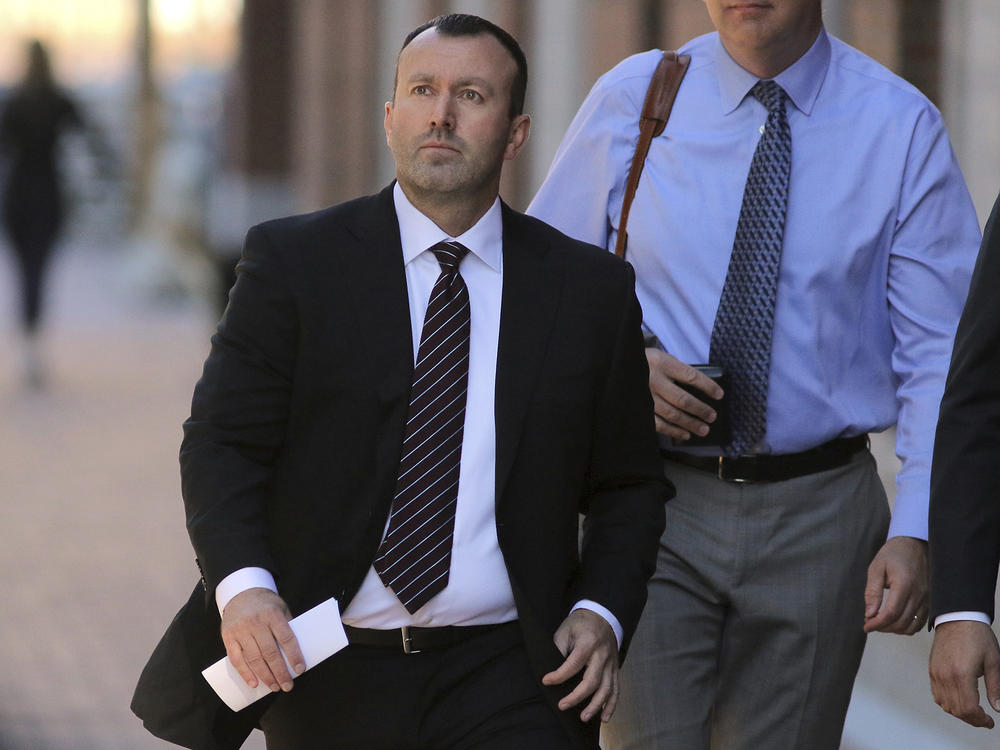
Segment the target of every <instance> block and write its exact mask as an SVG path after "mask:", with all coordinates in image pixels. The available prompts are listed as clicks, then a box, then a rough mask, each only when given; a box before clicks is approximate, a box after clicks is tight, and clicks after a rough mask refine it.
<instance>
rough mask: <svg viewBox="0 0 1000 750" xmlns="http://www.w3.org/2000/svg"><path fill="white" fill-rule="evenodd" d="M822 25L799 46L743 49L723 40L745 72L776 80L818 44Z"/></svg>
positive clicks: (804, 36) (728, 50)
mask: <svg viewBox="0 0 1000 750" xmlns="http://www.w3.org/2000/svg"><path fill="white" fill-rule="evenodd" d="M821 28H822V24H821V23H820V24H817V25H816V27H815V30H814V31H812V33H810V34H807V35H803V36H802V37H801V41H799V43H798V44H794V45H788V44H774V45H772V46H771V47H764V48H760V47H755V48H743V47H740V46H738V45H728V44H726V40H723V42H722V46H723V47H725V48H726V52H728V53H729V56H730V57H732V58H733V60H735V61H736V64H737V65H739V66H740V67H741V68H743V69H744V70H746V71H748V72H750V73H752V74H753V75H754V76H756V77H757V78H774V77H775V76H777V75H778V74H779V73H781V72H782V71H784V70H786V69H788V68H790V67H791V66H792V65H794V64H795V63H796V62H798V61H799V59H800V58H801V57H802V56H803V55H804V54H805V53H806V52H808V51H809V48H810V47H812V46H813V44H814V43H815V42H816V38H817V37H818V36H819V32H820V29H821Z"/></svg>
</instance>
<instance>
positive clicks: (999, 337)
mask: <svg viewBox="0 0 1000 750" xmlns="http://www.w3.org/2000/svg"><path fill="white" fill-rule="evenodd" d="M929 542H930V562H931V622H933V621H934V618H935V617H937V616H938V615H940V614H943V613H946V612H957V611H963V610H973V611H977V612H986V613H987V614H989V615H990V616H991V617H992V616H993V603H994V596H995V591H996V584H997V565H998V563H1000V197H998V198H997V202H996V204H995V205H994V206H993V213H992V214H991V216H990V219H989V221H988V222H987V224H986V232H985V234H984V236H983V244H982V247H981V248H980V251H979V259H978V261H977V262H976V268H975V271H974V272H973V275H972V285H971V287H970V289H969V298H968V300H967V301H966V303H965V309H964V310H963V312H962V319H961V321H960V322H959V324H958V332H957V333H956V335H955V349H954V351H953V353H952V358H951V368H950V369H949V371H948V381H947V384H946V385H945V392H944V398H943V399H942V401H941V414H940V417H939V419H938V427H937V436H936V438H935V441H934V462H933V465H932V467H931V501H930V537H929Z"/></svg>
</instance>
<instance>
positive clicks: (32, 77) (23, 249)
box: [0, 41, 83, 386]
mask: <svg viewBox="0 0 1000 750" xmlns="http://www.w3.org/2000/svg"><path fill="white" fill-rule="evenodd" d="M82 126H83V121H82V119H81V117H80V112H79V108H78V107H77V105H76V103H75V102H74V101H73V100H72V99H71V98H70V97H69V95H67V94H66V93H65V92H64V91H63V90H62V89H61V88H60V87H59V86H58V85H57V84H56V81H55V79H54V77H53V75H52V69H51V65H50V63H49V56H48V53H47V51H46V49H45V47H44V46H43V45H42V43H41V42H39V41H33V42H31V43H30V44H29V45H28V62H27V71H26V73H25V76H24V80H23V81H22V82H21V83H20V85H18V86H17V88H15V89H14V91H13V92H12V94H11V95H10V97H9V98H8V100H7V101H6V102H5V104H4V106H3V110H2V114H0V152H2V154H3V156H4V158H5V160H6V162H7V169H6V179H5V180H4V184H3V197H2V200H3V205H2V219H3V225H4V228H5V229H6V231H7V236H8V237H9V239H10V242H11V246H12V247H13V250H14V254H15V256H16V257H17V265H18V270H19V273H20V280H21V327H22V332H23V339H24V353H23V363H24V374H25V378H26V380H27V382H28V383H29V384H30V385H32V386H39V385H41V384H42V382H43V380H44V377H43V369H42V363H41V358H40V354H39V345H38V331H39V324H40V320H41V313H42V295H43V289H44V282H45V275H46V271H47V269H48V267H49V261H50V259H51V256H52V251H53V249H54V248H55V244H56V240H57V239H58V236H59V232H60V230H61V228H62V226H63V222H64V219H65V214H66V206H65V196H64V194H63V187H62V184H61V169H60V163H59V151H58V144H59V140H60V138H61V137H62V136H63V135H64V134H65V133H66V132H67V131H69V130H72V129H81V128H82Z"/></svg>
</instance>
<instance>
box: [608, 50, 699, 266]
mask: <svg viewBox="0 0 1000 750" xmlns="http://www.w3.org/2000/svg"><path fill="white" fill-rule="evenodd" d="M690 63H691V56H690V55H678V54H677V53H676V52H669V51H668V52H664V53H663V58H662V59H661V60H660V62H659V64H658V65H657V66H656V71H655V72H654V73H653V78H652V79H651V80H650V82H649V89H648V90H647V91H646V101H645V103H644V104H643V105H642V115H641V116H640V117H639V143H638V144H637V145H636V147H635V156H633V157H632V166H631V168H630V169H629V172H628V182H627V183H626V184H625V199H624V201H622V212H621V217H620V218H619V220H618V241H617V242H616V243H615V255H617V256H618V257H619V258H624V257H625V246H626V245H627V244H628V232H627V231H626V227H627V225H628V214H629V210H630V209H631V208H632V199H633V198H635V191H636V189H637V188H638V187H639V177H640V176H641V175H642V167H643V165H644V164H645V162H646V154H647V153H648V152H649V144H650V143H651V142H652V141H653V138H655V137H656V136H658V135H659V134H660V133H662V132H663V128H665V127H666V125H667V118H669V117H670V110H671V108H672V107H673V106H674V99H675V98H676V96H677V89H679V88H680V86H681V80H682V79H683V78H684V74H685V73H686V72H687V69H688V65H690Z"/></svg>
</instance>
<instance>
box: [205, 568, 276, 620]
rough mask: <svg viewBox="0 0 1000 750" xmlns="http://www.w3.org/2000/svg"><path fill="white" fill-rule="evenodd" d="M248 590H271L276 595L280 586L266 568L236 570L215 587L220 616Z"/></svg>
mask: <svg viewBox="0 0 1000 750" xmlns="http://www.w3.org/2000/svg"><path fill="white" fill-rule="evenodd" d="M247 589H271V591H273V592H274V593H275V594H277V593H278V586H277V584H275V582H274V576H272V575H271V572H270V571H268V570H265V569H264V568H240V569H239V570H234V571H233V572H232V573H230V574H229V575H227V576H226V577H225V578H223V579H222V580H221V581H220V582H219V585H218V586H216V587H215V604H216V606H217V607H218V608H219V615H220V616H221V615H222V612H223V610H225V608H226V605H227V604H229V602H230V601H232V599H233V597H234V596H236V595H237V594H242V593H243V592H244V591H246V590H247Z"/></svg>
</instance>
